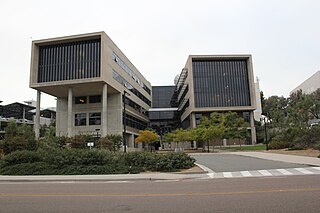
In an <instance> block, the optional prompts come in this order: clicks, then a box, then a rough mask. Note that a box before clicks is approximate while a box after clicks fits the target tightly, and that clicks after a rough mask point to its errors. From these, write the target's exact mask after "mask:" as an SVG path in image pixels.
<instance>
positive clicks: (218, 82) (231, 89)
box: [192, 60, 251, 107]
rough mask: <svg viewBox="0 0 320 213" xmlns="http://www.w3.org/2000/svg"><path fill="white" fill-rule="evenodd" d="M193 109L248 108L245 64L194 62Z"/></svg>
mask: <svg viewBox="0 0 320 213" xmlns="http://www.w3.org/2000/svg"><path fill="white" fill-rule="evenodd" d="M192 69H193V82H194V97H195V107H235V106H250V105H251V100H250V89H249V79H248V68H247V63H246V60H194V61H193V62H192Z"/></svg>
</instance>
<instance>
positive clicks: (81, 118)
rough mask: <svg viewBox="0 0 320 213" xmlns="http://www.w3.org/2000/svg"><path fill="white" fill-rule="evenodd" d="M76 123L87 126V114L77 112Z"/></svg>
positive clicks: (76, 124)
mask: <svg viewBox="0 0 320 213" xmlns="http://www.w3.org/2000/svg"><path fill="white" fill-rule="evenodd" d="M74 125H75V126H86V125H87V114H86V113H77V114H75V119H74Z"/></svg>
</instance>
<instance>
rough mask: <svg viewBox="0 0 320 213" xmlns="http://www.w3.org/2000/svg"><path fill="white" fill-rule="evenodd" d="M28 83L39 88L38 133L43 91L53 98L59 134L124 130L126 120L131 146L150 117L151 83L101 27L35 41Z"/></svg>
mask: <svg viewBox="0 0 320 213" xmlns="http://www.w3.org/2000/svg"><path fill="white" fill-rule="evenodd" d="M30 87H31V88H33V89H35V90H37V113H36V119H35V131H36V136H37V137H39V119H40V99H41V92H43V93H47V94H50V95H52V96H55V97H56V98H57V118H56V134H57V135H60V136H69V137H71V136H74V135H77V134H97V132H98V133H99V134H100V135H101V136H106V135H107V134H123V132H124V125H123V124H124V123H123V120H125V121H126V122H125V124H126V131H125V132H126V133H125V134H124V135H125V136H126V138H127V141H128V142H129V144H128V145H129V146H130V147H132V146H133V141H134V135H137V133H138V130H140V129H145V128H146V127H147V125H148V123H149V118H148V111H149V108H150V107H151V85H150V83H149V82H148V81H147V80H146V79H145V78H144V77H143V76H142V75H141V73H140V72H139V71H138V70H137V68H136V67H135V66H134V65H133V64H132V63H131V62H130V61H129V59H128V58H127V57H126V56H125V55H124V54H123V52H122V51H121V50H120V49H119V48H118V47H117V46H116V44H115V43H114V42H113V41H112V40H111V39H110V38H109V37H108V36H107V35H106V34H105V33H104V32H97V33H89V34H83V35H75V36H66V37H60V38H52V39H44V40H37V41H33V42H32V54H31V70H30ZM124 103H125V104H126V109H125V112H124ZM123 117H125V119H123Z"/></svg>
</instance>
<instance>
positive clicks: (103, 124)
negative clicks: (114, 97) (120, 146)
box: [101, 84, 108, 137]
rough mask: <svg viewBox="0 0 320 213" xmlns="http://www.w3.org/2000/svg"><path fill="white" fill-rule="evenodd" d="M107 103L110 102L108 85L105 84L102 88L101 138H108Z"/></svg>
mask: <svg viewBox="0 0 320 213" xmlns="http://www.w3.org/2000/svg"><path fill="white" fill-rule="evenodd" d="M107 102H108V85H107V84H104V85H103V88H102V110H101V111H102V112H101V129H102V130H101V137H105V136H107V134H108V133H107V128H108V125H107V118H108V116H107Z"/></svg>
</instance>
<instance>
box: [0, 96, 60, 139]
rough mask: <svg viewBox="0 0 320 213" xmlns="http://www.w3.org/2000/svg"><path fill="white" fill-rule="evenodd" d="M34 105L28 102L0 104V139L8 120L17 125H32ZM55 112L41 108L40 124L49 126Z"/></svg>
mask: <svg viewBox="0 0 320 213" xmlns="http://www.w3.org/2000/svg"><path fill="white" fill-rule="evenodd" d="M35 109H36V107H34V106H31V105H29V104H22V103H18V102H15V103H11V104H7V105H3V106H2V105H0V139H2V138H4V136H5V128H6V127H7V125H8V122H10V121H14V122H16V123H17V124H18V125H21V124H26V125H31V126H33V125H34V122H33V121H34V117H35ZM55 117H56V112H55V111H54V110H50V109H41V111H40V126H43V125H47V126H49V125H50V124H51V123H52V122H54V121H55Z"/></svg>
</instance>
